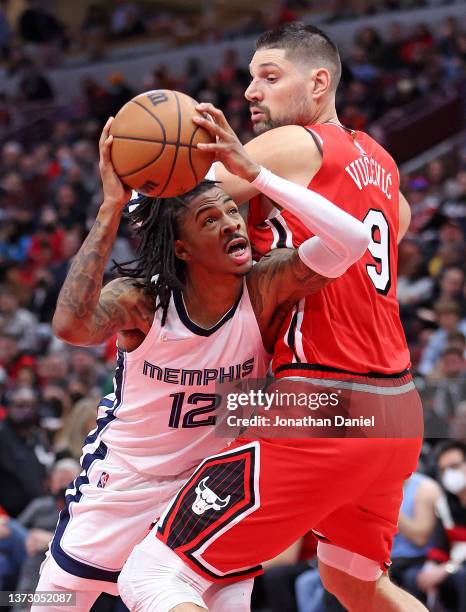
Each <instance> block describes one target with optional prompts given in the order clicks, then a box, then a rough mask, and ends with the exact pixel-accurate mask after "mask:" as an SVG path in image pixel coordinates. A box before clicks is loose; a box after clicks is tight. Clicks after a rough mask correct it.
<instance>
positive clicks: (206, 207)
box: [194, 195, 236, 221]
mask: <svg viewBox="0 0 466 612" xmlns="http://www.w3.org/2000/svg"><path fill="white" fill-rule="evenodd" d="M227 202H232V203H233V204H235V202H234V200H232V199H231V197H230V196H229V195H225V196H224V197H223V198H222V200H221V203H222V204H226V203H227ZM235 206H236V204H235ZM209 208H217V207H216V206H215V204H204V205H203V206H200V207H199V208H198V209H197V210H196V214H195V216H194V220H195V221H197V218H198V217H199V215H200V214H202V213H203V212H205V211H206V210H209Z"/></svg>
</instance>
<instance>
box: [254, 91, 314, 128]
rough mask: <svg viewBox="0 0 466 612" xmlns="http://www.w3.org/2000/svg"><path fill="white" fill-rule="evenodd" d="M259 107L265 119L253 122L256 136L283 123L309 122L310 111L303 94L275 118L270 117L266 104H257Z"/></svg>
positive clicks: (297, 123) (301, 123)
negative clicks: (287, 109)
mask: <svg viewBox="0 0 466 612" xmlns="http://www.w3.org/2000/svg"><path fill="white" fill-rule="evenodd" d="M259 109H260V110H261V111H262V112H263V113H264V115H265V119H263V120H262V121H258V122H257V123H254V124H253V126H252V129H253V132H254V134H256V136H258V135H259V134H263V133H264V132H268V131H269V130H273V129H274V128H277V127H282V126H284V125H307V124H308V123H311V117H312V113H311V109H310V107H309V101H308V100H307V98H306V97H305V96H304V95H303V96H302V97H301V98H300V99H299V100H297V101H296V102H295V103H294V105H293V108H291V109H290V110H289V111H288V112H287V113H286V114H283V115H282V116H281V117H277V118H275V119H273V118H272V116H271V114H270V110H269V109H268V108H267V107H266V106H259Z"/></svg>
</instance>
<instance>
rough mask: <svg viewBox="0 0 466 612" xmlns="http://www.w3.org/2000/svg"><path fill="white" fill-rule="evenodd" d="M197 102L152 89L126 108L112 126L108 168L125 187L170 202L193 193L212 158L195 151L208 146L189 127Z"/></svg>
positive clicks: (205, 137) (204, 135) (198, 130)
mask: <svg viewBox="0 0 466 612" xmlns="http://www.w3.org/2000/svg"><path fill="white" fill-rule="evenodd" d="M196 105H197V102H196V101H195V100H193V99H192V98H190V97H189V96H187V95H186V94H183V93H180V92H179V91H170V90H168V89H155V90H153V91H147V92H145V93H142V94H140V95H138V96H136V97H135V98H133V99H132V100H130V101H129V102H128V103H127V104H125V105H124V106H123V107H122V108H121V109H120V111H119V112H118V114H117V115H116V117H115V119H114V120H113V122H112V126H111V129H110V133H111V134H112V135H113V143H112V151H111V157H112V163H113V167H114V168H115V172H116V173H117V174H118V176H119V177H120V179H121V180H122V181H123V182H124V183H125V184H126V185H128V186H129V187H132V188H133V189H135V190H136V191H138V192H139V193H142V194H144V195H148V196H154V197H161V198H169V197H173V196H177V195H181V194H183V193H186V192H187V191H190V190H191V189H193V187H195V186H196V185H197V184H198V183H199V182H200V181H202V179H203V178H204V176H205V175H206V174H207V171H208V169H209V168H210V166H211V164H212V162H213V161H214V157H215V153H213V152H211V151H201V150H200V149H197V148H196V145H197V143H199V142H205V143H207V142H212V138H214V136H211V135H210V134H209V133H208V132H207V130H205V129H204V128H202V127H200V126H196V125H195V124H194V123H193V120H192V118H193V116H195V115H199V112H198V111H197V110H196V108H195V107H196Z"/></svg>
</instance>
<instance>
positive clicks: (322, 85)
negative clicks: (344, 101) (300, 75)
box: [311, 67, 331, 100]
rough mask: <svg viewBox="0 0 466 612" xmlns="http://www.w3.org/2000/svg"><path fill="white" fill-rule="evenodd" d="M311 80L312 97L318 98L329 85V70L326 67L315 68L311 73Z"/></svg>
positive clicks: (326, 90)
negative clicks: (312, 85) (312, 84)
mask: <svg viewBox="0 0 466 612" xmlns="http://www.w3.org/2000/svg"><path fill="white" fill-rule="evenodd" d="M311 81H312V82H313V83H314V87H313V90H312V97H313V98H314V100H319V99H320V98H321V97H322V96H323V95H324V94H326V93H327V92H328V91H329V89H330V87H331V77H330V72H329V71H328V70H327V68H324V67H321V68H315V69H314V70H313V71H312V73H311Z"/></svg>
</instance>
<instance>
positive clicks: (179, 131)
mask: <svg viewBox="0 0 466 612" xmlns="http://www.w3.org/2000/svg"><path fill="white" fill-rule="evenodd" d="M173 95H174V96H175V101H176V110H177V113H178V134H177V136H176V140H177V144H176V149H175V155H174V157H173V162H172V167H171V170H170V174H169V175H168V178H167V180H166V181H165V185H164V186H163V187H162V189H161V190H160V191H159V193H158V196H159V197H161V194H162V193H163V192H164V191H165V189H166V188H167V185H168V183H169V182H170V179H171V177H172V176H173V172H174V170H175V166H176V160H177V158H178V151H179V148H180V135H181V109H180V101H179V100H178V96H177V95H176V92H175V91H174V92H173Z"/></svg>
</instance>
